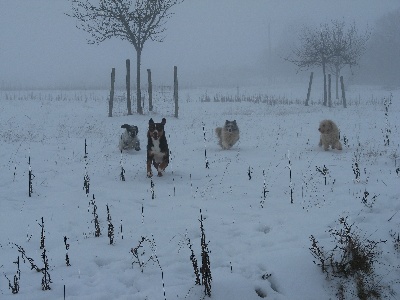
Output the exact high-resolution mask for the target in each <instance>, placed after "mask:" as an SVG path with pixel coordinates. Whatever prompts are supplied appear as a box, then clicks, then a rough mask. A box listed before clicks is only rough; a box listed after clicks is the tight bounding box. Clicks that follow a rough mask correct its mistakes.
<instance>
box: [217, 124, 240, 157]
mask: <svg viewBox="0 0 400 300" xmlns="http://www.w3.org/2000/svg"><path fill="white" fill-rule="evenodd" d="M215 133H216V134H217V137H218V145H220V146H221V147H222V149H224V150H227V149H230V148H231V147H232V146H233V145H234V144H235V143H236V142H237V141H238V140H239V127H238V125H237V123H236V120H233V121H228V120H226V121H225V125H224V126H223V127H217V128H215Z"/></svg>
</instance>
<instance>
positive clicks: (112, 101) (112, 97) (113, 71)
mask: <svg viewBox="0 0 400 300" xmlns="http://www.w3.org/2000/svg"><path fill="white" fill-rule="evenodd" d="M114 83H115V68H112V70H111V90H110V100H109V101H108V116H109V117H112V110H113V105H114Z"/></svg>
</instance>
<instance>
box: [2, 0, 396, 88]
mask: <svg viewBox="0 0 400 300" xmlns="http://www.w3.org/2000/svg"><path fill="white" fill-rule="evenodd" d="M0 6H1V7H0V26H1V28H2V30H1V31H0V40H1V41H2V42H1V44H0V70H2V72H1V73H0V89H52V88H55V89H59V88H63V89H66V88H69V89H77V88H87V89H90V88H108V87H109V78H110V73H111V69H112V68H116V84H117V86H123V84H124V81H125V72H126V71H125V60H126V59H130V60H131V72H132V74H131V78H132V79H131V80H132V84H135V81H136V52H135V50H134V47H133V46H132V45H131V44H129V43H128V42H127V41H121V40H119V39H116V38H114V39H111V40H108V41H105V42H103V43H101V44H99V45H90V44H88V43H87V39H88V38H90V36H89V34H88V33H86V32H84V31H82V30H79V29H77V28H76V26H75V25H76V24H77V21H76V20H75V19H73V18H71V17H68V16H67V15H66V14H67V13H70V12H71V4H70V1H64V0H35V1H28V0H1V2H0ZM399 7H400V4H399V2H398V1H394V0H385V1H375V0H363V1H344V0H340V1H317V0H306V1H295V0H288V1H272V0H270V1H262V0H251V1H246V2H245V1H240V0H219V1H215V0H201V1H200V0H186V1H184V2H183V3H181V4H180V5H178V6H176V7H175V8H174V9H173V13H174V14H173V15H172V17H171V18H170V19H169V20H168V21H167V23H166V32H165V39H164V42H162V43H157V42H152V41H148V42H146V43H145V45H144V50H143V55H142V64H141V70H142V84H143V83H144V85H145V82H146V80H145V79H146V73H145V72H146V69H151V70H152V76H153V82H154V84H156V85H171V84H172V81H173V67H174V66H177V67H178V76H179V83H180V85H181V86H186V87H196V86H212V85H214V86H229V85H230V86H243V85H246V84H250V83H251V82H255V83H256V84H260V83H261V84H262V83H263V80H264V77H266V75H267V74H268V70H266V68H267V66H266V62H265V56H266V53H268V50H269V49H271V48H272V49H274V47H276V46H277V45H278V44H279V43H281V42H282V40H284V39H285V37H287V31H288V28H290V26H293V24H299V25H301V24H309V23H313V24H314V23H315V24H320V23H322V22H330V21H331V20H333V19H340V20H344V21H345V22H346V23H352V22H355V23H356V25H357V26H358V27H359V28H366V26H370V27H373V25H374V23H375V21H376V20H377V19H378V18H380V17H382V16H383V15H384V14H386V13H389V12H391V11H393V10H395V9H398V8H399ZM317 75H318V74H317ZM269 76H271V74H269ZM293 76H295V73H294V72H293ZM298 76H307V75H305V74H304V73H301V74H300V75H298Z"/></svg>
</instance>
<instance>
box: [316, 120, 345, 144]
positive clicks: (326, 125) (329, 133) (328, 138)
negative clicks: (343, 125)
mask: <svg viewBox="0 0 400 300" xmlns="http://www.w3.org/2000/svg"><path fill="white" fill-rule="evenodd" d="M318 131H319V132H320V133H321V136H320V139H319V144H318V145H319V146H320V147H321V146H322V145H323V146H324V150H325V151H326V150H328V149H329V146H331V147H332V149H338V150H342V144H341V143H340V141H339V129H338V127H337V126H336V124H335V123H334V122H333V121H331V120H323V121H321V123H320V124H319V128H318Z"/></svg>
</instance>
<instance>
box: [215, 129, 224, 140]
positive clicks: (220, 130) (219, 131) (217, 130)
mask: <svg viewBox="0 0 400 300" xmlns="http://www.w3.org/2000/svg"><path fill="white" fill-rule="evenodd" d="M221 132H222V127H217V128H215V133H216V134H217V136H218V137H219V138H221Z"/></svg>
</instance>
